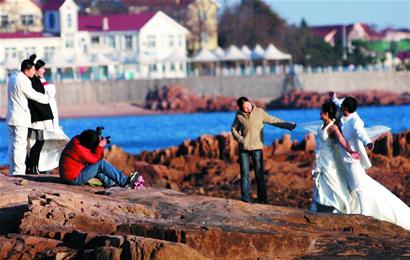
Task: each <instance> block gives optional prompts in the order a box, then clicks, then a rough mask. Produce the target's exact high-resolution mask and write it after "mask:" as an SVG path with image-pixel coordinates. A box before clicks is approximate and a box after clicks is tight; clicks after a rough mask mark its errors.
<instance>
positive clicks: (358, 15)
mask: <svg viewBox="0 0 410 260" xmlns="http://www.w3.org/2000/svg"><path fill="white" fill-rule="evenodd" d="M238 1H239V0H219V2H220V4H221V7H223V6H224V4H233V3H235V2H238ZM264 1H265V2H266V3H268V4H269V5H270V6H271V7H272V9H273V10H274V11H275V12H277V13H278V14H279V15H280V16H281V17H282V18H284V19H285V20H286V21H287V22H288V23H289V24H297V25H299V24H300V21H301V19H302V18H305V20H306V21H307V23H308V25H327V24H349V23H354V22H364V23H367V24H369V25H374V26H376V28H378V29H384V28H386V27H393V28H408V29H410V0H357V1H354V0H314V1H312V0H264Z"/></svg>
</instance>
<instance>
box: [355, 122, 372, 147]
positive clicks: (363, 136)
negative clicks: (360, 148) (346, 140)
mask: <svg viewBox="0 0 410 260" xmlns="http://www.w3.org/2000/svg"><path fill="white" fill-rule="evenodd" d="M353 128H354V130H355V132H356V134H357V137H358V138H359V140H360V141H361V142H362V143H363V144H364V145H367V144H370V143H372V140H371V139H370V137H369V135H368V134H367V133H366V130H365V129H364V123H363V121H362V120H357V121H356V122H355V124H354V126H353Z"/></svg>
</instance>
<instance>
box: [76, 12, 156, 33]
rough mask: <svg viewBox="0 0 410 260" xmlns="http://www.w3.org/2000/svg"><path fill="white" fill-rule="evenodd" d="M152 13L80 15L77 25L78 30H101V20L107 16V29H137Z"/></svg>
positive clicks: (149, 18)
mask: <svg viewBox="0 0 410 260" xmlns="http://www.w3.org/2000/svg"><path fill="white" fill-rule="evenodd" d="M154 15H155V13H140V14H115V15H105V16H103V15H99V16H80V17H79V18H78V27H79V30H80V31H92V32H98V31H103V20H104V18H107V19H108V31H138V30H140V29H141V28H142V27H143V26H144V25H145V24H146V23H147V22H148V21H149V20H151V18H152V17H153V16H154Z"/></svg>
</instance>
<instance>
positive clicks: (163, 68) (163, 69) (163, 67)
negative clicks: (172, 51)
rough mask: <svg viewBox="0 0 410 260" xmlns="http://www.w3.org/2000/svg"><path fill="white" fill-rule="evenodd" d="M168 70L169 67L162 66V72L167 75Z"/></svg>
mask: <svg viewBox="0 0 410 260" xmlns="http://www.w3.org/2000/svg"><path fill="white" fill-rule="evenodd" d="M166 70H167V66H165V64H162V72H163V73H165V71H166Z"/></svg>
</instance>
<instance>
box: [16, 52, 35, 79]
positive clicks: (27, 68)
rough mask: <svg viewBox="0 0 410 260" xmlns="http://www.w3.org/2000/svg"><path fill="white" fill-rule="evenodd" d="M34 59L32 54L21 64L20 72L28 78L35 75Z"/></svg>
mask: <svg viewBox="0 0 410 260" xmlns="http://www.w3.org/2000/svg"><path fill="white" fill-rule="evenodd" d="M35 59H36V55H35V54H33V55H31V56H30V58H28V59H25V60H23V61H22V62H21V67H20V70H21V72H23V73H24V74H25V75H26V76H27V77H29V78H32V77H33V76H34V74H36V68H35V67H34V60H35Z"/></svg>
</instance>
